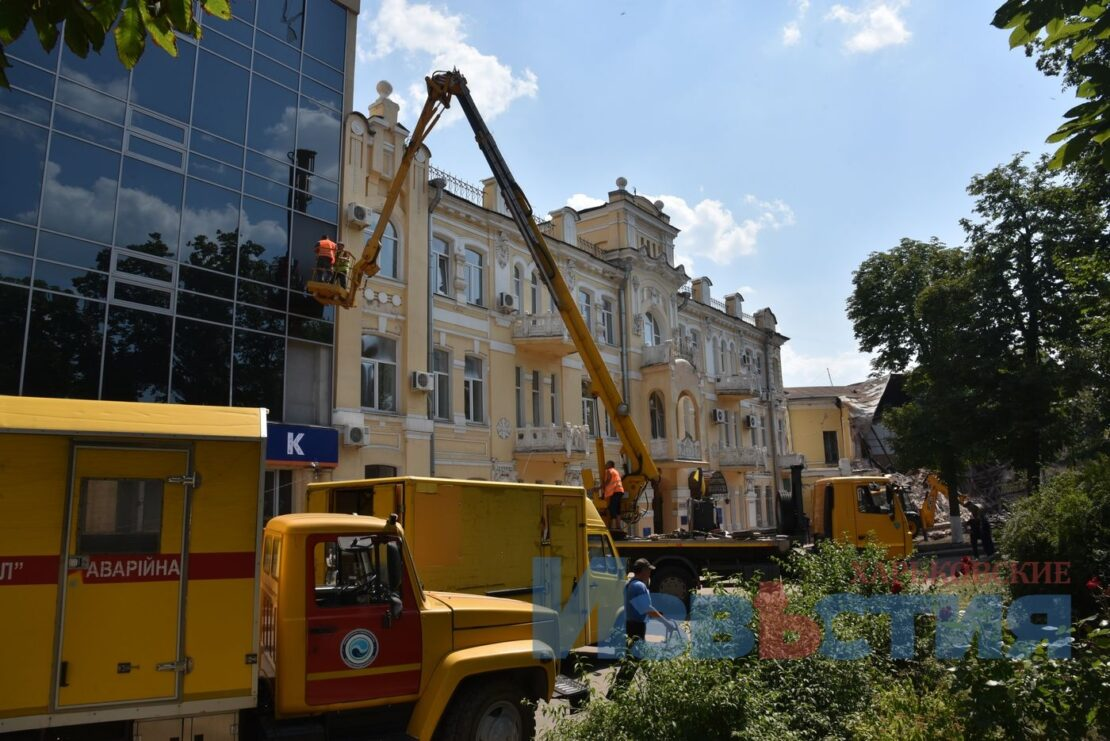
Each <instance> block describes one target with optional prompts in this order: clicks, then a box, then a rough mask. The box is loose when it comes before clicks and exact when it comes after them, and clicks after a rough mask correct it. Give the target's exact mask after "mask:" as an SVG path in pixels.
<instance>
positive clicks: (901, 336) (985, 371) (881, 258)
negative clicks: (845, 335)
mask: <svg viewBox="0 0 1110 741" xmlns="http://www.w3.org/2000/svg"><path fill="white" fill-rule="evenodd" d="M973 275H974V270H973V269H972V266H971V265H970V258H969V257H968V255H967V254H966V253H965V252H964V251H962V250H960V249H956V248H950V247H947V246H945V245H944V244H942V243H941V242H939V241H937V240H936V239H934V240H932V241H930V242H919V241H915V240H912V239H903V240H902V241H901V243H900V244H899V245H898V246H897V247H895V248H894V249H892V250H890V251H889V252H880V253H873V254H872V255H870V256H869V257H868V258H867V259H866V260H865V261H864V262H863V264H861V265H860V267H859V269H858V270H857V271H856V273H855V275H854V277H853V284H854V286H855V288H854V290H853V292H852V295H851V297H850V298H849V299H848V318H849V319H851V320H852V324H853V327H854V328H855V333H856V338H857V339H858V340H859V342H860V347H861V348H862V349H863V350H865V351H867V352H874V353H876V356H875V359H874V360H873V361H872V365H873V366H874V367H875V369H876V370H878V371H886V372H894V373H906V376H907V378H906V390H907V392H908V394H909V396H910V397H911V400H910V401H909V402H908V403H907V404H905V405H903V406H901V407H898V408H896V409H893V410H891V411H890V412H887V416H886V417H885V418H884V419H885V421H886V423H887V424H889V425H890V427H891V429H892V430H893V431H894V433H895V436H896V439H897V443H896V448H897V454H898V460H899V465H900V466H902V467H925V468H931V469H934V470H936V471H937V473H938V474H939V476H940V478H941V480H942V481H944V482H945V483H946V484H947V485H948V486H949V488H950V489H951V490H953V491H955V489H956V485H957V481H958V480H959V477H960V475H961V474H962V473H963V471H964V470H965V468H966V466H967V465H968V464H969V463H970V462H971V461H972V460H973V459H974V457H975V456H977V455H979V454H981V452H982V451H981V450H980V448H981V446H982V441H983V440H988V439H991V438H992V437H993V436H994V434H995V432H996V431H995V430H994V429H992V428H991V424H992V421H993V420H994V415H993V414H992V413H991V412H992V409H991V407H992V401H993V400H992V398H991V397H990V396H984V395H982V394H979V393H977V390H978V389H979V388H980V387H981V386H983V385H986V384H984V383H983V377H984V376H989V375H990V373H991V372H992V370H991V369H992V364H993V362H994V358H993V357H992V356H993V355H994V352H995V348H996V347H997V345H998V342H997V339H996V338H995V337H994V336H993V335H992V333H990V332H988V331H985V330H986V329H987V328H985V327H982V326H980V321H981V316H982V315H981V314H980V313H979V312H978V311H977V301H978V297H977V295H976V294H977V292H976V290H975V287H974V280H973ZM956 502H957V500H956V498H955V497H953V498H951V502H950V510H949V512H950V514H952V515H957V516H958V514H959V507H958V504H956Z"/></svg>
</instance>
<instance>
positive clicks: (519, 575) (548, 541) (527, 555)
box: [308, 476, 625, 645]
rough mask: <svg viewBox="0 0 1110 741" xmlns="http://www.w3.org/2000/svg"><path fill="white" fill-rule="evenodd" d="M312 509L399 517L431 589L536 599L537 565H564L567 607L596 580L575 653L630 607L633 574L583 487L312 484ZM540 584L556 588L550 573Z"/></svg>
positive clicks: (561, 601)
mask: <svg viewBox="0 0 1110 741" xmlns="http://www.w3.org/2000/svg"><path fill="white" fill-rule="evenodd" d="M308 509H309V511H312V512H338V513H351V514H361V515H374V516H377V517H384V516H386V515H388V514H389V513H391V512H396V513H398V514H399V515H400V517H401V522H402V524H403V525H404V527H405V533H406V534H407V537H408V540H409V543H410V545H411V547H412V550H413V557H414V559H415V560H416V564H417V567H418V568H419V569H420V576H421V578H422V579H423V580H424V585H425V586H426V587H428V588H429V589H440V590H445V591H450V592H465V593H469V594H482V595H487V596H495V597H511V598H515V599H520V600H524V601H534V600H535V597H536V595H535V594H534V590H535V589H536V587H537V583H536V579H535V576H536V575H535V574H534V573H533V568H534V563H533V559H535V558H542V559H547V562H546V563H547V564H548V565H551V564H552V563H553V562H557V563H558V565H559V592H560V593H559V595H558V600H557V605H558V606H560V607H563V606H565V605H567V604H568V603H569V601H570V599H571V596H572V593H573V592H574V589H575V588H576V587H577V586H578V584H579V582H580V581H581V580H582V579H583V578H585V579H586V580H587V584H586V585H585V586H586V589H585V592H584V593H583V597H584V599H583V601H582V602H581V603H579V604H581V606H582V608H583V609H584V610H585V611H586V613H587V614H586V615H584V616H580V617H581V619H582V620H583V622H584V623H585V627H584V628H583V632H582V634H581V635H580V636H579V638H578V639H577V640H576V642H575V645H586V644H593V643H596V642H597V641H598V640H599V638H600V637H601V636H602V635H605V634H607V633H608V631H609V630H610V629H611V628H612V625H613V620H614V618H615V617H616V610H617V609H618V608H619V607H620V606H621V599H622V589H623V585H624V582H625V570H624V567H623V565H622V564H621V563H619V562H618V560H617V552H616V549H615V548H614V546H613V540H612V536H611V535H610V533H609V530H608V529H607V528H606V526H605V523H604V521H603V520H602V519H601V516H600V515H599V514H598V512H597V508H596V507H594V504H593V502H591V501H590V499H589V497H588V496H586V492H585V490H584V489H582V488H581V487H576V486H554V485H551V486H549V485H546V484H519V483H506V482H494V481H471V480H461V479H438V478H423V477H419V476H401V477H396V478H386V479H366V480H356V481H331V482H320V483H314V484H309V486H308ZM552 576H553V575H552ZM538 583H539V584H544V583H553V582H551V576H549V575H547V574H545V575H544V576H543V578H542V580H540V581H539V582H538ZM550 604H556V601H555V600H551V601H550Z"/></svg>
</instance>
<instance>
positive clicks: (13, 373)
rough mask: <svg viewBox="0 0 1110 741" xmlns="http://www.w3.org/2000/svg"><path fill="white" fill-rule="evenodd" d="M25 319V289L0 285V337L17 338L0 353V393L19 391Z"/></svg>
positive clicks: (15, 392) (16, 392)
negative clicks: (5, 350) (7, 349)
mask: <svg viewBox="0 0 1110 741" xmlns="http://www.w3.org/2000/svg"><path fill="white" fill-rule="evenodd" d="M26 319H27V289H26V288H21V287H19V286H0V337H8V338H18V339H19V341H15V342H12V345H13V346H12V347H10V348H9V351H8V352H4V353H0V394H18V393H19V366H20V362H21V361H22V359H23V343H22V341H21V340H22V338H23V328H24V322H25V320H26Z"/></svg>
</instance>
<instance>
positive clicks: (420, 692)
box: [0, 397, 556, 741]
mask: <svg viewBox="0 0 1110 741" xmlns="http://www.w3.org/2000/svg"><path fill="white" fill-rule="evenodd" d="M265 435H266V416H265V410H262V409H241V408H227V407H200V406H187V405H178V404H143V403H133V402H102V401H79V400H71V399H40V398H28V397H0V636H3V640H2V641H0V666H2V667H3V670H2V671H0V738H13V739H27V738H35V739H45V738H50V739H59V740H61V739H66V740H68V739H140V738H141V739H143V741H162V740H164V741H169V740H170V739H190V740H199V739H204V741H212V740H213V739H233V738H234V739H254V738H258V739H267V738H283V739H286V738H303V739H325V738H373V737H377V736H382V735H386V734H389V733H395V734H404V735H408V736H411V737H414V738H421V739H424V738H431V737H432V736H433V734H434V735H436V736H438V737H440V738H451V739H473V738H527V737H528V736H529V735H530V733H531V731H532V728H533V722H534V712H533V710H532V709H529V708H528V707H526V706H525V707H522V704H521V702H522V701H526V700H527V701H531V700H538V699H547V698H550V697H551V694H552V691H553V686H554V682H555V676H556V674H555V667H556V662H555V660H554V656H553V652H552V651H551V650H550V649H549V648H548V647H547V646H546V645H545V644H543V643H541V642H538V641H537V640H535V638H534V636H535V635H538V633H537V632H536V631H537V625H539V624H542V623H544V622H545V621H553V620H555V619H556V615H555V613H554V612H553V611H549V610H543V609H542V608H536V607H533V606H532V605H529V604H526V603H523V602H519V601H516V600H509V599H501V598H496V597H486V596H476V595H469V594H453V593H448V592H436V591H432V590H427V589H425V588H424V586H423V585H422V584H421V582H420V578H419V575H418V573H417V570H416V566H415V564H414V560H413V558H412V554H411V553H410V550H409V548H408V545H407V542H406V539H405V534H404V529H403V527H402V525H401V524H400V523H399V522H398V520H397V518H396V517H392V516H386V517H384V518H383V517H368V516H356V515H339V514H312V513H305V514H296V515H285V516H281V517H277V518H274V519H272V520H270V521H269V523H267V524H266V526H265V528H264V529H263V528H261V527H260V524H261V523H260V519H261V511H262V508H261V506H260V504H261V495H262V491H261V479H262V472H263V465H264V460H263V456H264V450H265ZM540 627H541V628H542V627H543V626H542V625H540ZM8 734H11V735H10V736H9V735H8Z"/></svg>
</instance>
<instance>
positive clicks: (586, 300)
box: [578, 288, 594, 334]
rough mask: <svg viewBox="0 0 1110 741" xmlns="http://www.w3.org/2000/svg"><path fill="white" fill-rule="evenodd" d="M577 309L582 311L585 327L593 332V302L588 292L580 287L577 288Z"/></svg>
mask: <svg viewBox="0 0 1110 741" xmlns="http://www.w3.org/2000/svg"><path fill="white" fill-rule="evenodd" d="M578 310H579V311H580V312H582V320H583V321H585V322H586V329H587V330H588V331H589V332H590V334H593V332H594V302H593V298H592V297H591V296H590V292H589V291H587V290H585V289H582V288H579V289H578Z"/></svg>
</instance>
